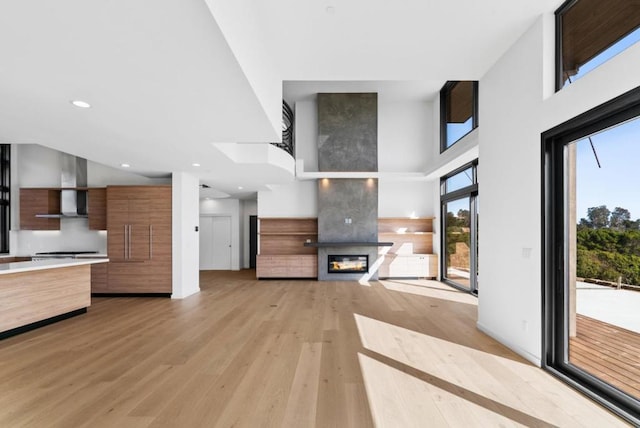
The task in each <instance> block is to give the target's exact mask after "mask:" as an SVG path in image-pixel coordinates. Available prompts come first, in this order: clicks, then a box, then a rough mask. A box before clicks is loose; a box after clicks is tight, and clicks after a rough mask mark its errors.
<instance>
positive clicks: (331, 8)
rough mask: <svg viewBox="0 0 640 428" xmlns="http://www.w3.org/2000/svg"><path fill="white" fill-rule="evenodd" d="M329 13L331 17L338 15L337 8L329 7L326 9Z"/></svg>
mask: <svg viewBox="0 0 640 428" xmlns="http://www.w3.org/2000/svg"><path fill="white" fill-rule="evenodd" d="M325 10H326V11H327V13H328V14H329V15H333V14H334V13H336V8H335V7H333V6H327V8H326V9H325Z"/></svg>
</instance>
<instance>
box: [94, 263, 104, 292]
mask: <svg viewBox="0 0 640 428" xmlns="http://www.w3.org/2000/svg"><path fill="white" fill-rule="evenodd" d="M107 267H108V264H107V263H99V264H95V265H91V292H92V293H105V292H107Z"/></svg>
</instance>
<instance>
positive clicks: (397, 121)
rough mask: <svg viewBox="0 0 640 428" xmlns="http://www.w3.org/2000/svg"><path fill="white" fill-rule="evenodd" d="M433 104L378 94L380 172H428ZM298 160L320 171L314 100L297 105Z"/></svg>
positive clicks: (311, 169) (299, 102) (316, 114)
mask: <svg viewBox="0 0 640 428" xmlns="http://www.w3.org/2000/svg"><path fill="white" fill-rule="evenodd" d="M433 108H434V104H433V102H432V101H427V100H418V99H398V98H397V97H395V96H392V95H391V94H387V93H385V92H379V93H378V171H380V172H425V170H426V169H427V166H428V163H429V160H430V158H431V150H432V141H433V138H434V134H433V126H434V125H433V123H434V122H433V120H434V113H433ZM295 114H296V115H295V117H296V121H295V132H296V159H298V160H300V159H302V160H304V170H305V171H307V172H310V171H318V145H317V137H318V109H317V105H316V100H315V97H314V99H313V100H304V101H298V102H296V104H295Z"/></svg>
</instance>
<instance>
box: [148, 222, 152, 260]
mask: <svg viewBox="0 0 640 428" xmlns="http://www.w3.org/2000/svg"><path fill="white" fill-rule="evenodd" d="M152 258H153V225H152V224H150V225H149V260H151V259H152Z"/></svg>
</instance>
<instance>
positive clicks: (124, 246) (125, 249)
mask: <svg viewBox="0 0 640 428" xmlns="http://www.w3.org/2000/svg"><path fill="white" fill-rule="evenodd" d="M127 239H128V234H127V225H126V224H125V225H124V245H123V248H124V258H125V260H126V259H127V258H128V256H127V254H128V253H127V248H128V247H127Z"/></svg>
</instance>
